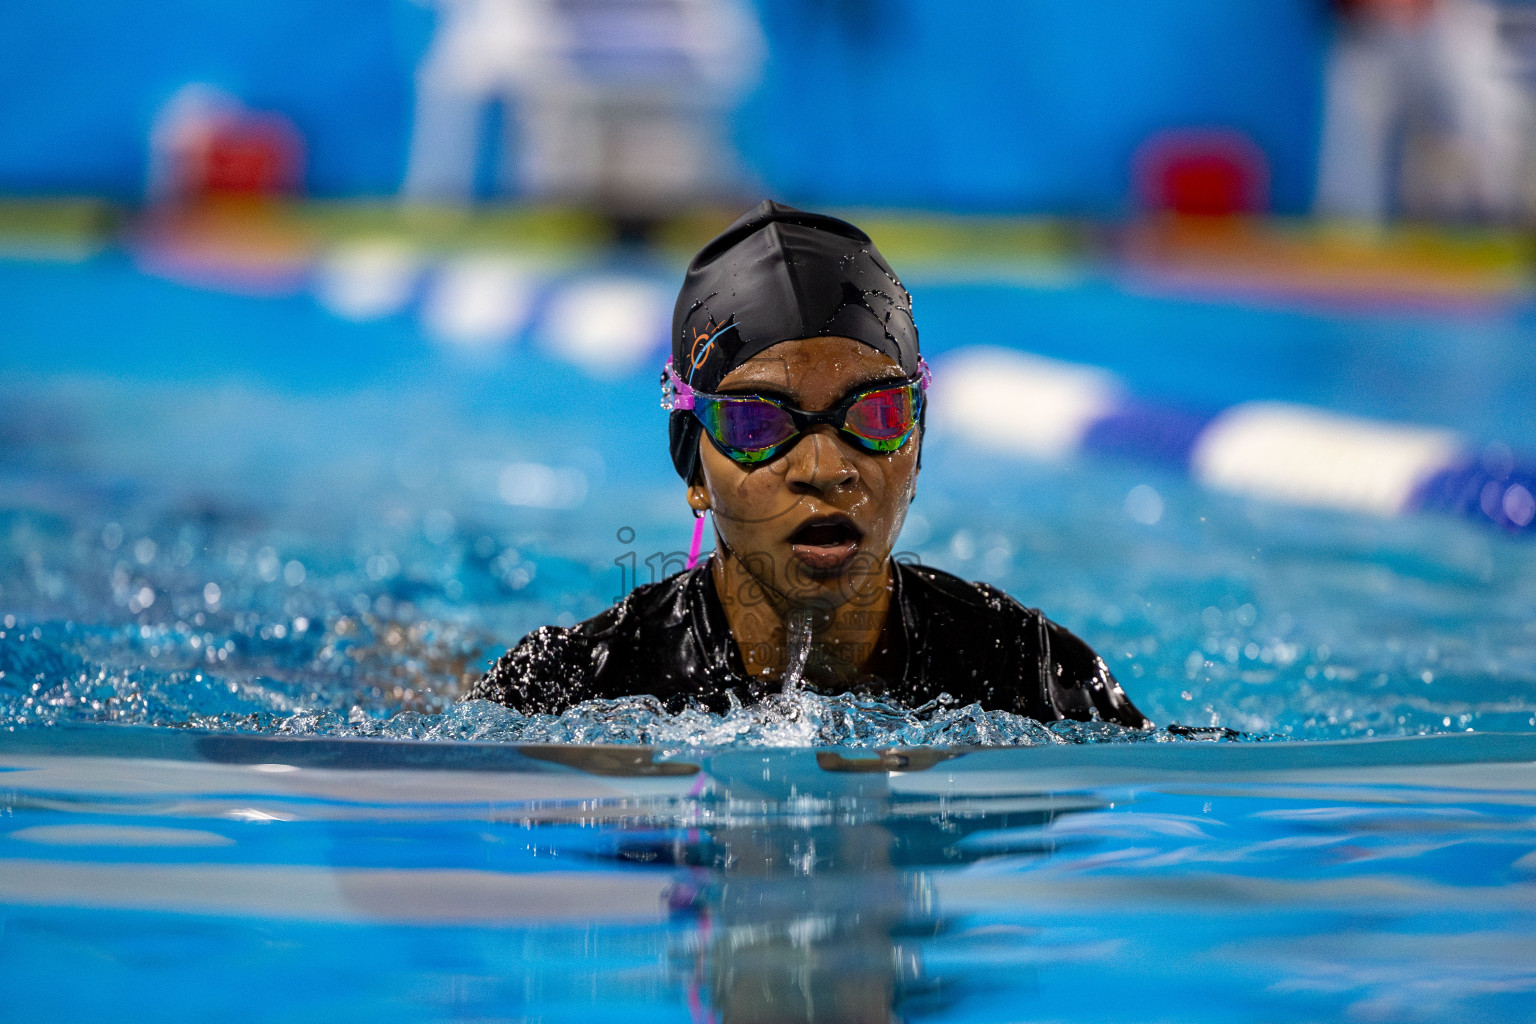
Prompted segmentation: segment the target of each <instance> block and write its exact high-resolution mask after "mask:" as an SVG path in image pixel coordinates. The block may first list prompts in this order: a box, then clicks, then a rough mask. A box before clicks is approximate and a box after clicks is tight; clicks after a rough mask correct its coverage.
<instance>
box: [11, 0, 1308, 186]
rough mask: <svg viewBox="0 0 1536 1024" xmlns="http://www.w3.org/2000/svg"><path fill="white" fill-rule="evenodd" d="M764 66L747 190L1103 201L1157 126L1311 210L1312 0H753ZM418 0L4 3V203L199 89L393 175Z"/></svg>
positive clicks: (325, 170) (97, 167)
mask: <svg viewBox="0 0 1536 1024" xmlns="http://www.w3.org/2000/svg"><path fill="white" fill-rule="evenodd" d="M754 6H755V8H756V9H757V11H758V16H759V20H760V21H761V24H762V27H763V31H764V34H765V38H766V41H767V45H768V56H767V60H766V63H765V66H764V69H763V73H762V76H761V79H760V81H759V83H758V85H757V86H756V87H755V89H754V90H753V91H752V92H751V93H750V94H749V95H747V96H746V97H745V99H744V101H743V103H742V104H741V106H740V108H739V110H738V112H737V115H736V117H735V120H734V124H733V130H734V133H735V139H734V143H735V146H736V148H737V149H738V150H739V152H740V153H741V155H742V157H743V158H744V160H745V163H746V168H745V170H746V174H747V176H748V178H749V179H750V180H751V186H750V187H752V188H756V189H761V190H763V191H767V192H771V193H773V194H776V195H779V196H782V197H785V198H788V199H791V200H792V201H796V202H801V203H806V204H815V203H820V204H840V205H871V206H907V207H921V208H930V209H955V210H967V211H989V212H1051V213H1065V214H1072V215H1082V216H1114V215H1117V214H1120V213H1123V212H1125V211H1126V209H1127V208H1128V205H1129V204H1130V202H1131V198H1130V192H1131V186H1130V176H1131V164H1132V158H1133V155H1134V153H1135V151H1136V149H1137V147H1138V146H1140V145H1141V144H1142V143H1143V142H1144V141H1145V140H1146V139H1147V138H1148V137H1149V136H1150V135H1152V134H1154V133H1156V132H1159V131H1163V130H1167V129H1190V128H1222V129H1232V130H1236V131H1240V132H1242V133H1244V134H1246V135H1248V136H1249V137H1251V138H1252V139H1253V140H1254V141H1255V142H1256V143H1257V144H1258V145H1259V146H1260V147H1261V148H1262V149H1263V151H1264V153H1265V155H1266V157H1267V159H1268V162H1269V164H1270V174H1271V197H1272V204H1273V206H1274V208H1275V209H1276V210H1277V211H1278V212H1282V213H1287V212H1299V211H1301V210H1304V209H1305V208H1306V206H1307V204H1308V202H1309V199H1310V195H1311V191H1312V179H1313V172H1314V165H1315V162H1316V150H1317V136H1318V126H1319V120H1320V112H1321V97H1322V67H1323V63H1324V59H1325V56H1326V51H1327V46H1328V40H1329V20H1328V15H1327V5H1326V4H1324V3H1323V2H1321V0H1242V2H1235V0H1159V2H1157V3H1155V4H1154V3H1140V2H1133V0H1107V2H1106V0H1084V2H1077V3H1061V2H1060V0H1018V2H1012V3H1007V4H980V3H973V4H964V5H956V4H953V3H949V2H947V0H889V2H883V3H877V2H874V0H757V2H756V3H755V5H754ZM434 17H435V15H434V13H433V9H432V6H431V5H430V4H429V3H426V2H417V0H328V2H327V3H325V4H313V3H307V2H305V0H263V2H261V3H257V2H255V0H239V2H227V3H218V4H208V3H200V2H196V0H161V2H158V3H155V4H149V5H144V4H134V3H129V2H128V0H59V2H55V3H47V4H5V5H0V121H3V123H4V124H5V125H6V126H7V127H6V131H5V132H4V133H3V134H0V194H24V195H40V194H41V195H57V194H91V195H102V196H107V197H111V198H114V199H118V200H123V201H132V200H134V199H137V198H139V197H140V196H141V195H142V194H143V191H144V177H145V168H146V163H147V140H148V135H149V129H150V124H151V122H152V119H153V117H154V114H155V112H156V111H157V110H158V109H160V107H161V106H162V105H163V104H164V103H165V102H166V101H167V100H168V99H169V98H170V97H171V96H172V95H173V94H174V93H175V92H176V91H177V90H178V89H179V88H180V87H182V86H184V85H186V84H188V83H191V82H204V83H208V84H210V85H213V86H216V87H219V88H221V89H224V90H225V91H227V92H230V93H232V94H234V95H235V96H237V97H239V98H241V99H242V100H243V101H245V102H246V103H248V104H250V105H251V106H253V107H257V108H264V109H272V110H277V111H281V112H283V113H285V114H287V115H288V116H289V117H291V118H292V119H293V121H294V122H295V123H296V124H297V126H298V127H299V129H300V131H301V132H302V133H303V135H304V137H305V140H306V144H307V148H308V161H309V162H308V168H307V181H306V183H305V184H306V186H307V188H308V190H309V191H310V193H312V194H314V195H317V196H322V197H345V196H387V195H392V194H394V193H395V192H396V191H397V190H398V189H399V187H400V183H401V179H402V176H403V174H404V169H405V159H406V152H407V147H408V140H409V137H410V125H411V116H412V107H413V102H414V83H413V69H414V67H415V65H416V63H417V61H418V60H419V59H420V57H421V55H422V54H423V53H424V52H425V50H426V48H427V45H428V43H429V41H430V39H431V34H432V29H433V21H434Z"/></svg>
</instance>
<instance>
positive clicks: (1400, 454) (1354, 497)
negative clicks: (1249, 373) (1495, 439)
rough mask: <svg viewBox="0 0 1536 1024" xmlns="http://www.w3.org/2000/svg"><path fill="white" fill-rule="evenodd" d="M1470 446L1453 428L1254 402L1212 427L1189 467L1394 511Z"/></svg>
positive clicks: (1304, 495)
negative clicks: (1408, 423)
mask: <svg viewBox="0 0 1536 1024" xmlns="http://www.w3.org/2000/svg"><path fill="white" fill-rule="evenodd" d="M1464 447H1465V446H1464V443H1463V442H1462V440H1461V439H1460V438H1459V437H1458V436H1457V435H1455V434H1453V433H1451V432H1450V431H1445V430H1433V429H1428V428H1423V427H1409V426H1400V425H1396V424H1387V423H1375V422H1372V421H1370V420H1362V419H1356V418H1353V417H1349V416H1339V415H1336V414H1334V413H1328V412H1322V411H1320V410H1317V409H1309V408H1306V407H1303V406H1296V405H1287V404H1284V403H1279V402H1253V403H1249V404H1246V405H1239V406H1234V407H1233V408H1231V409H1228V410H1227V411H1225V412H1223V413H1222V414H1221V415H1220V416H1218V417H1217V418H1216V419H1215V420H1214V421H1213V422H1212V423H1211V424H1210V426H1208V427H1206V429H1205V431H1204V432H1203V433H1202V434H1201V435H1200V438H1199V440H1198V441H1197V442H1196V443H1195V450H1194V453H1193V456H1192V458H1191V466H1192V469H1193V471H1194V476H1195V479H1197V480H1199V481H1200V482H1201V483H1203V484H1205V485H1207V486H1209V487H1216V488H1220V489H1222V490H1227V491H1236V492H1239V493H1243V494H1251V495H1255V496H1258V497H1263V498H1272V499H1276V500H1280V501H1289V502H1293V503H1296V504H1302V505H1315V506H1322V507H1327V508H1337V509H1348V510H1351V511H1356V512H1370V513H1374V514H1376V515H1382V516H1394V515H1398V514H1400V513H1402V512H1404V511H1406V510H1407V505H1408V501H1409V499H1410V498H1411V497H1412V496H1413V493H1414V491H1415V490H1416V489H1417V488H1418V487H1419V486H1420V485H1421V484H1423V483H1424V482H1425V481H1427V480H1428V479H1429V478H1430V477H1431V476H1433V475H1434V474H1435V473H1437V472H1439V471H1441V470H1443V469H1446V468H1447V467H1449V466H1452V465H1454V464H1455V463H1456V461H1457V458H1458V456H1459V455H1460V453H1461V452H1462V450H1463V449H1464Z"/></svg>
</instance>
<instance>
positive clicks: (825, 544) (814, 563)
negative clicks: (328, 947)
mask: <svg viewBox="0 0 1536 1024" xmlns="http://www.w3.org/2000/svg"><path fill="white" fill-rule="evenodd" d="M863 538H864V531H862V530H860V529H859V528H858V527H857V526H855V525H854V523H853V520H851V519H849V518H848V517H847V516H825V517H822V518H820V519H812V520H810V521H809V522H806V523H803V524H801V526H800V528H799V529H798V530H796V531H795V532H794V533H792V534H790V535H789V544H790V549H791V550H792V551H793V552H794V553H795V557H796V558H798V559H800V561H801V562H804V563H805V564H806V565H807V566H808V567H810V568H811V569H815V570H820V571H823V572H830V571H835V570H837V569H840V568H842V566H843V565H844V564H845V563H846V562H847V561H848V559H850V558H852V557H853V555H854V552H856V551H858V549H859V541H860V540H862V539H863Z"/></svg>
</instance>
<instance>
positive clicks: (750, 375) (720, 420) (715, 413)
mask: <svg viewBox="0 0 1536 1024" xmlns="http://www.w3.org/2000/svg"><path fill="white" fill-rule="evenodd" d="M929 381H930V375H929V372H928V366H927V363H925V362H924V361H923V358H922V356H921V354H920V353H919V351H918V340H917V327H916V325H915V324H914V323H913V320H912V300H911V296H910V295H909V294H908V293H907V290H906V289H905V288H904V287H902V284H901V282H900V281H898V280H897V278H896V275H895V273H894V272H893V271H892V270H891V268H890V266H889V265H888V264H887V263H886V261H885V259H884V258H883V257H882V256H881V255H880V254H879V252H878V251H877V250H876V249H875V246H874V244H873V243H872V242H871V241H870V240H869V237H868V236H867V235H865V234H864V233H863V232H862V231H860V230H859V229H858V228H856V227H854V226H853V225H852V224H849V223H847V222H845V221H841V220H838V219H836V218H833V217H827V216H822V215H819V214H814V213H806V212H803V211H801V210H796V209H792V208H790V207H787V206H781V205H779V204H777V203H772V202H765V203H763V204H762V205H761V206H759V207H758V208H757V209H755V210H753V211H752V212H751V213H749V214H747V215H746V216H744V217H742V218H741V219H740V220H738V221H737V222H736V223H735V224H732V225H731V226H730V227H729V228H727V229H726V230H725V232H724V233H722V234H721V235H720V236H719V237H718V238H716V239H714V241H712V242H710V243H709V244H708V245H706V246H705V247H704V248H703V249H702V250H701V251H700V252H699V254H698V256H696V257H695V258H694V260H693V262H692V263H691V264H690V265H689V267H688V272H687V276H686V278H685V280H684V282H683V288H682V292H681V294H680V295H679V296H678V300H677V306H676V309H675V311H674V314H673V319H672V356H671V359H670V360H669V361H668V362H667V364H666V367H665V369H664V370H663V373H662V391H663V406H664V407H665V408H669V409H670V410H671V415H670V424H669V425H670V434H671V451H672V462H673V465H674V466H675V467H676V469H677V472H678V475H679V476H680V477H682V479H683V481H684V482H685V484H686V485H687V491H686V494H687V501H688V505H689V507H690V508H691V509H692V510H693V513H694V515H695V517H702V516H704V515H705V514H706V513H707V514H709V515H710V516H711V517H712V519H713V522H714V528H715V550H714V553H713V554H711V555H710V556H709V557H708V558H706V559H705V560H703V561H702V562H699V563H698V564H697V565H696V566H693V567H690V568H688V569H687V570H685V571H683V572H680V573H677V574H676V575H673V576H670V577H668V578H667V579H664V580H662V581H660V582H659V583H652V584H647V585H643V586H639V587H636V588H635V589H634V591H632V592H631V593H630V594H629V595H628V596H627V597H625V598H624V599H623V600H622V601H620V602H619V603H618V604H617V605H615V606H614V607H613V608H610V609H609V610H607V611H605V612H603V613H601V614H600V615H597V616H594V617H593V618H591V619H588V620H586V621H585V622H580V623H577V624H576V625H574V626H571V627H568V628H562V627H558V626H544V627H542V628H540V629H537V630H535V631H534V632H532V633H530V634H529V635H528V636H526V637H524V638H523V640H522V642H520V643H519V644H518V645H517V646H516V647H514V648H513V649H512V650H510V651H508V652H507V653H506V654H505V655H503V656H502V657H501V658H500V659H499V660H498V661H497V662H496V664H495V665H494V666H493V667H492V668H491V670H490V671H489V672H488V673H487V674H486V675H485V676H484V677H483V678H482V679H481V680H480V681H479V682H478V683H477V684H476V685H475V686H474V687H473V688H472V689H471V691H470V692H469V693H468V694H467V695H466V698H465V699H477V698H482V699H489V700H494V701H499V702H501V703H503V704H507V705H509V706H511V707H513V708H516V709H518V710H521V711H524V712H560V711H563V710H565V709H566V708H568V707H571V706H572V705H575V704H578V703H580V702H581V701H584V700H589V699H592V698H615V697H623V696H629V695H634V694H651V695H654V696H655V697H657V698H658V699H660V700H661V701H662V703H663V704H665V705H666V706H667V707H668V708H669V709H671V710H673V711H679V710H682V709H683V708H684V707H686V706H688V705H689V704H690V703H696V704H698V705H702V706H704V707H707V708H709V709H711V710H713V711H716V712H720V711H724V710H725V709H727V708H728V707H729V706H730V704H731V702H732V698H733V697H734V699H735V700H736V701H739V702H740V703H742V704H750V703H753V702H755V701H759V700H761V699H762V698H763V697H765V696H767V695H770V694H773V693H778V692H782V691H784V690H785V689H788V688H792V687H795V686H801V687H804V688H806V689H810V690H814V691H816V692H819V693H825V694H837V693H844V692H853V693H858V694H867V695H871V696H878V697H886V698H896V699H899V700H901V701H902V702H904V703H905V704H907V705H909V706H917V705H920V704H923V703H926V702H928V701H932V700H934V699H936V698H938V697H939V696H940V695H941V694H948V695H949V697H950V698H952V699H953V700H955V701H956V702H958V703H959V704H962V705H964V704H970V703H980V704H981V705H982V706H983V707H984V708H987V709H998V710H1003V711H1009V712H1012V713H1014V714H1018V715H1025V716H1028V717H1030V718H1034V719H1037V720H1039V721H1053V720H1058V719H1063V718H1068V719H1076V720H1079V721H1087V720H1090V719H1093V718H1099V719H1102V720H1105V721H1110V722H1117V723H1119V724H1121V725H1125V726H1129V727H1132V728H1148V727H1150V724H1151V723H1149V722H1148V720H1147V719H1146V717H1145V716H1144V715H1142V713H1141V712H1140V711H1138V710H1137V709H1136V707H1135V705H1133V704H1132V703H1131V701H1130V699H1129V698H1128V697H1126V695H1125V692H1124V691H1123V690H1121V688H1120V686H1119V684H1118V683H1117V682H1116V681H1115V679H1114V677H1113V676H1112V675H1111V674H1110V672H1109V669H1108V667H1107V666H1106V665H1105V664H1104V661H1103V660H1102V659H1101V658H1099V657H1098V655H1096V654H1095V653H1094V652H1093V650H1092V649H1090V648H1089V647H1088V645H1087V644H1085V643H1084V642H1083V641H1082V640H1080V639H1078V638H1077V637H1076V636H1073V635H1072V634H1071V633H1069V632H1068V631H1067V630H1065V629H1063V628H1062V627H1060V626H1058V625H1056V624H1055V623H1054V622H1051V621H1050V620H1049V619H1047V618H1046V617H1045V616H1044V615H1042V614H1041V613H1040V612H1039V611H1036V610H1035V609H1032V608H1026V607H1025V606H1023V605H1022V604H1020V603H1019V602H1017V601H1015V600H1014V599H1013V598H1011V597H1009V596H1008V595H1007V594H1006V593H1004V592H1003V591H1001V590H999V589H997V588H996V587H991V586H988V585H987V584H984V583H969V582H966V581H965V580H962V579H959V578H958V577H955V576H952V575H950V574H949V573H946V572H941V571H940V570H938V569H933V568H930V567H928V566H923V565H915V564H907V563H905V562H901V561H898V560H896V559H894V558H892V556H891V553H892V551H893V550H894V548H895V544H896V538H897V535H898V534H899V533H900V531H901V526H902V522H903V521H904V520H905V518H906V514H907V506H908V505H909V504H910V503H911V501H912V498H913V496H914V494H915V493H916V485H917V478H918V470H919V465H920V451H921V446H922V439H923V422H924V413H925V412H926V405H927V390H928V385H929ZM697 536H698V531H697V530H695V537H696V539H697Z"/></svg>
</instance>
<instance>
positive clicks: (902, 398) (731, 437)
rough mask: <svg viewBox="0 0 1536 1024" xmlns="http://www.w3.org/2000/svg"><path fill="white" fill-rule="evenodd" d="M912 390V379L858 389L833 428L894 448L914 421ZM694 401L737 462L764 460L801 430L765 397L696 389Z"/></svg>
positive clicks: (869, 444) (875, 446) (882, 448)
mask: <svg viewBox="0 0 1536 1024" xmlns="http://www.w3.org/2000/svg"><path fill="white" fill-rule="evenodd" d="M917 394H918V389H917V387H916V386H915V385H911V384H906V385H902V386H901V387H895V388H886V389H885V390H882V391H871V392H869V393H868V394H864V395H860V396H859V398H858V400H857V401H856V402H854V403H853V404H852V405H851V406H849V407H848V410H847V412H846V413H845V414H844V416H843V422H842V423H841V424H840V425H839V427H838V429H840V430H841V431H842V432H843V433H845V434H847V435H849V436H850V437H852V438H853V440H855V441H857V442H858V443H859V444H861V445H863V446H864V447H865V448H868V449H869V450H870V451H876V452H893V451H895V450H896V449H898V448H900V447H901V446H902V445H903V444H905V443H906V441H907V438H908V437H909V436H911V434H912V428H913V427H915V426H916V425H917ZM694 403H695V404H694V413H695V415H697V416H698V418H699V420H700V422H701V423H703V425H704V429H705V430H707V431H708V432H709V435H710V436H711V437H713V438H714V439H715V441H717V442H718V443H719V444H720V446H721V447H722V448H725V449H727V450H728V452H729V454H730V456H731V458H733V459H735V460H736V461H738V462H745V463H753V462H765V461H767V460H768V459H771V458H773V456H774V455H775V454H777V453H778V450H779V448H780V447H782V446H783V445H784V443H785V442H786V441H788V440H790V439H791V438H793V437H795V435H797V434H798V433H800V428H799V426H798V425H797V424H796V423H795V419H794V417H793V416H792V415H790V413H789V412H788V411H787V410H785V409H783V408H781V407H780V406H779V405H777V404H776V403H774V402H771V401H769V400H768V399H766V398H758V397H755V396H751V395H744V396H742V397H741V398H725V397H721V398H705V397H703V396H702V395H699V396H696V397H695V400H694Z"/></svg>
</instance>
